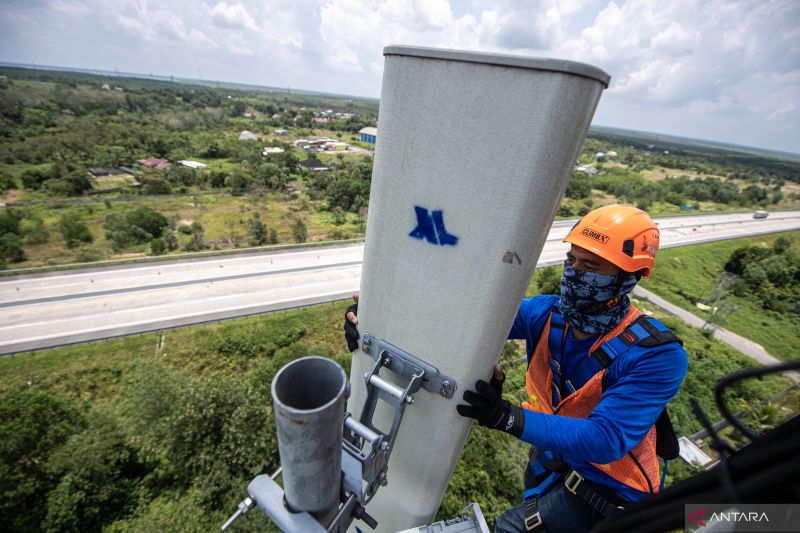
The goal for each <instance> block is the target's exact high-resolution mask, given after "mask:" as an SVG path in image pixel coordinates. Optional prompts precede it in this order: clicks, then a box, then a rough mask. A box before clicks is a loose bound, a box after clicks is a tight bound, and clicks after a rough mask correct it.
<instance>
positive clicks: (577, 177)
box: [566, 172, 592, 199]
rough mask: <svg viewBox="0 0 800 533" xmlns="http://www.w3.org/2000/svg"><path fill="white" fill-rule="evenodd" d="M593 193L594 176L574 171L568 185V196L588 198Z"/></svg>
mask: <svg viewBox="0 0 800 533" xmlns="http://www.w3.org/2000/svg"><path fill="white" fill-rule="evenodd" d="M591 195H592V178H591V177H589V176H588V175H587V174H585V173H583V172H573V173H572V179H570V180H569V185H567V192H566V196H567V198H575V199H580V198H588V197H590V196H591Z"/></svg>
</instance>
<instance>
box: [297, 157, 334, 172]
mask: <svg viewBox="0 0 800 533" xmlns="http://www.w3.org/2000/svg"><path fill="white" fill-rule="evenodd" d="M298 164H299V165H300V166H301V167H303V168H307V169H309V170H317V171H320V170H328V167H326V166H325V163H323V162H322V161H320V160H319V159H317V158H316V157H309V158H308V159H306V160H305V161H300V163H298Z"/></svg>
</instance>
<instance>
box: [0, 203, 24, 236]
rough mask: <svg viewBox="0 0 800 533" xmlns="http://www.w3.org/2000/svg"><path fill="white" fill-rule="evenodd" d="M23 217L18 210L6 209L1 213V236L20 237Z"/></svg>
mask: <svg viewBox="0 0 800 533" xmlns="http://www.w3.org/2000/svg"><path fill="white" fill-rule="evenodd" d="M21 220H22V216H21V215H20V214H19V213H17V211H16V210H14V209H10V208H8V207H6V208H5V209H3V210H2V211H0V235H5V234H6V233H14V234H16V235H19V226H20V221H21Z"/></svg>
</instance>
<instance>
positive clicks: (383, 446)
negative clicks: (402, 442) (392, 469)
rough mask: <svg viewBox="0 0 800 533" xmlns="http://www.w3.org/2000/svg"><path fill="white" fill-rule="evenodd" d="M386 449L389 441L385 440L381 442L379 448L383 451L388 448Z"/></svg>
mask: <svg viewBox="0 0 800 533" xmlns="http://www.w3.org/2000/svg"><path fill="white" fill-rule="evenodd" d="M388 449H389V443H388V442H386V441H383V442H382V443H381V450H382V451H384V452H385V451H386V450H388Z"/></svg>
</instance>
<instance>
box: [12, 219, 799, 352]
mask: <svg viewBox="0 0 800 533" xmlns="http://www.w3.org/2000/svg"><path fill="white" fill-rule="evenodd" d="M657 222H658V224H659V228H660V230H661V247H662V248H670V247H673V246H683V245H687V244H696V243H701V242H709V241H714V240H721V239H730V238H736V237H744V236H748V235H758V234H765V233H775V232H781V231H790V230H797V229H800V211H790V212H780V213H770V215H769V217H768V218H766V219H754V218H753V215H752V213H738V214H723V215H693V216H681V217H664V218H660V219H657ZM573 224H574V221H559V222H556V223H554V224H553V227H552V228H551V230H550V233H549V235H548V238H547V242H546V243H545V246H544V249H543V250H542V254H541V256H540V258H539V262H538V266H548V265H555V264H558V263H560V262H561V261H563V258H564V252H565V251H566V249H567V246H568V245H566V244H564V243H562V242H561V240H562V239H563V238H564V236H565V235H566V234H567V232H568V231H569V229H570V227H572V225H573ZM363 251H364V245H363V244H351V245H343V246H331V247H327V248H311V249H303V250H300V251H278V252H270V253H248V254H241V255H226V256H217V257H210V258H202V259H200V258H192V259H188V260H186V259H182V260H174V261H165V262H159V263H149V264H148V263H145V264H134V265H119V266H112V267H104V268H84V269H78V270H70V271H59V272H49V273H38V274H26V275H18V276H10V277H7V278H0V354H10V353H16V352H23V351H29V350H35V349H40V348H47V347H53V346H61V345H65V344H73V343H78V342H85V341H91V340H98V339H104V338H109V337H116V336H121V335H130V334H135V333H143V332H147V331H156V330H161V329H167V328H171V327H177V326H186V325H191V324H200V323H204V322H213V321H218V320H223V319H228V318H234V317H240V316H246V315H252V314H258V313H266V312H270V311H276V310H280V309H289V308H293V307H300V306H304V305H310V304H316V303H323V302H330V301H335V300H342V299H345V298H349V296H350V294H351V293H352V292H353V291H355V290H357V289H358V287H359V283H360V279H361V261H362V257H363Z"/></svg>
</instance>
